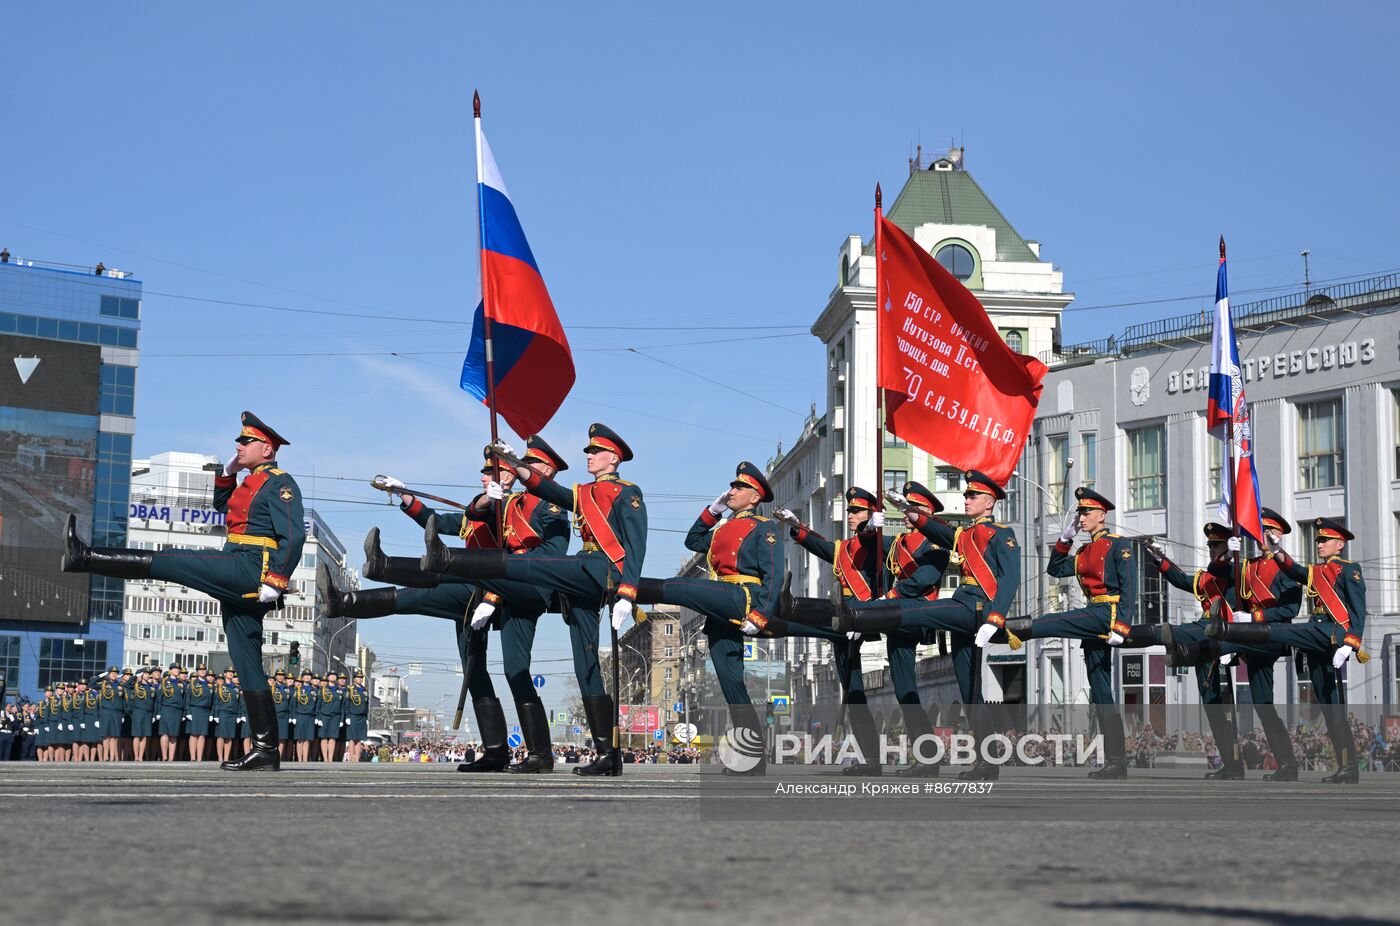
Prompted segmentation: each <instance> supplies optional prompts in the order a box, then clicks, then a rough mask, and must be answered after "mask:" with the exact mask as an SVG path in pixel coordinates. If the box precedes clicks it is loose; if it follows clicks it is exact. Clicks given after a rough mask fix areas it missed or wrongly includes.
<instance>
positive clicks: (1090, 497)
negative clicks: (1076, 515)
mask: <svg viewBox="0 0 1400 926" xmlns="http://www.w3.org/2000/svg"><path fill="white" fill-rule="evenodd" d="M1074 498H1075V501H1077V502H1079V507H1080V508H1081V509H1083V508H1094V509H1097V510H1100V511H1112V510H1113V509H1114V508H1115V507H1116V506H1115V505H1114V504H1113V502H1111V501H1109V500H1108V499H1107V498H1106V497H1104V496H1103V495H1100V494H1099V493H1098V492H1095V491H1094V490H1093V489H1091V488H1089V487H1088V486H1080V487H1079V488H1077V489H1075V490H1074Z"/></svg>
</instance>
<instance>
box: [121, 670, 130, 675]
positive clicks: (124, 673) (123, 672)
mask: <svg viewBox="0 0 1400 926" xmlns="http://www.w3.org/2000/svg"><path fill="white" fill-rule="evenodd" d="M130 674H131V670H130V669H122V675H130Z"/></svg>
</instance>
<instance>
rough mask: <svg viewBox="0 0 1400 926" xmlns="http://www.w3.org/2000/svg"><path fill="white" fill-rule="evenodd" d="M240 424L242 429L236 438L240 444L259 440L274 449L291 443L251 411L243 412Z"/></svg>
mask: <svg viewBox="0 0 1400 926" xmlns="http://www.w3.org/2000/svg"><path fill="white" fill-rule="evenodd" d="M242 424H243V430H242V431H239V432H238V437H237V438H236V440H237V441H238V442H239V443H240V444H246V443H248V442H249V441H255V440H260V441H263V442H264V443H268V444H271V445H272V446H273V449H276V448H278V447H282V446H285V445H287V444H290V443H291V441H289V440H287V439H286V438H285V437H283V436H282V435H281V434H278V433H277V432H276V431H274V430H272V428H270V427H268V426H267V425H265V424H263V422H262V419H261V418H259V417H258V416H257V415H255V414H253V413H252V412H244V413H243V417H242Z"/></svg>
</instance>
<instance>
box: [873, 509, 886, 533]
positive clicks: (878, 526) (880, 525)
mask: <svg viewBox="0 0 1400 926" xmlns="http://www.w3.org/2000/svg"><path fill="white" fill-rule="evenodd" d="M870 529H871V530H877V531H882V530H884V529H885V513H884V512H883V511H872V512H871V513H870Z"/></svg>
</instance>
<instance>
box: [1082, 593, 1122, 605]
mask: <svg viewBox="0 0 1400 926" xmlns="http://www.w3.org/2000/svg"><path fill="white" fill-rule="evenodd" d="M1122 599H1123V596H1122V595H1095V596H1094V597H1092V598H1090V599H1089V603H1090V604H1117V603H1118V602H1119V601H1121V600H1122Z"/></svg>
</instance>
